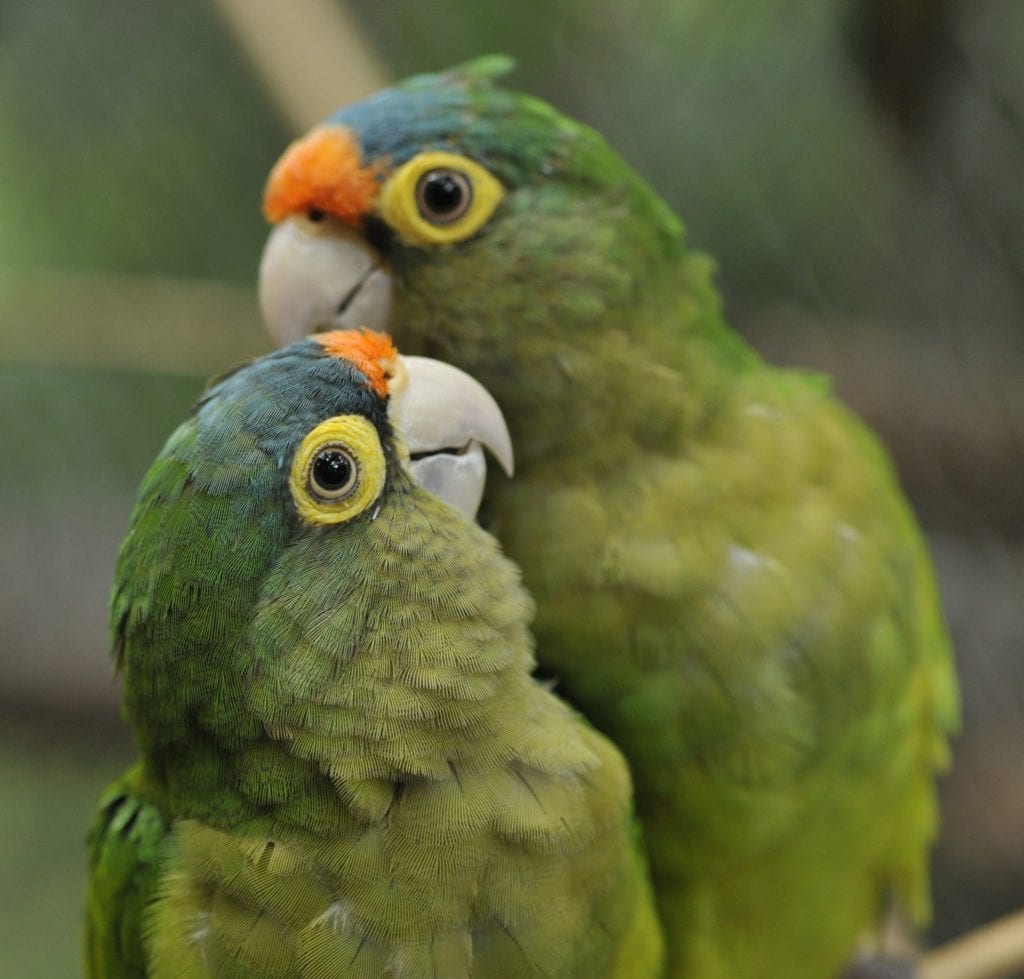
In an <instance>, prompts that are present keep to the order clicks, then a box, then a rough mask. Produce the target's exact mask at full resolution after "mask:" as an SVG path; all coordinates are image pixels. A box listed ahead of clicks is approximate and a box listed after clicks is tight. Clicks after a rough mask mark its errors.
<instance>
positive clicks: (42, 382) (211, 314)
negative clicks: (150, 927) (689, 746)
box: [0, 0, 1024, 979]
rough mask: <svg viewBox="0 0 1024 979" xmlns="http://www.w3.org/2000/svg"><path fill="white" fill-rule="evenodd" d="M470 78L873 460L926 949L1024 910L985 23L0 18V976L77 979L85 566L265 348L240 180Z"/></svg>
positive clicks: (707, 17) (1014, 12)
mask: <svg viewBox="0 0 1024 979" xmlns="http://www.w3.org/2000/svg"><path fill="white" fill-rule="evenodd" d="M492 50H502V51H506V52H508V53H510V54H512V55H514V56H515V57H516V58H517V59H518V61H519V65H520V68H519V72H518V73H517V75H516V76H514V79H513V82H514V83H515V84H516V85H518V86H520V87H522V88H525V89H529V90H531V91H534V92H535V93H537V94H539V95H541V96H543V97H545V98H547V99H549V100H551V101H553V102H554V103H556V104H557V105H558V106H559V107H560V108H562V109H564V110H566V111H568V112H569V113H571V114H573V115H576V116H579V117H582V118H583V119H585V120H586V121H588V122H590V123H591V124H593V125H595V126H597V127H598V128H599V129H601V130H602V131H603V132H604V133H605V134H606V135H607V136H608V137H609V138H610V139H611V141H612V142H613V143H614V144H615V145H616V146H617V147H618V148H619V150H620V151H621V152H622V153H623V154H624V155H625V156H626V157H627V159H629V160H630V161H631V162H632V163H633V164H634V165H635V166H636V167H637V169H639V170H640V171H641V172H642V173H643V174H645V175H646V176H647V177H649V178H650V179H651V180H652V181H653V183H654V184H655V185H656V186H657V187H658V188H659V189H660V190H661V191H662V192H663V193H664V195H665V196H666V197H667V198H668V199H669V200H670V201H671V202H672V204H673V205H674V206H675V207H676V208H677V209H678V211H679V212H680V213H681V214H682V215H683V217H684V219H685V220H686V223H687V228H688V234H689V238H690V240H691V242H692V243H694V244H697V245H699V246H701V247H703V248H707V249H708V250H709V251H711V252H713V253H714V254H715V255H716V256H717V258H718V260H719V263H720V269H721V272H720V282H721V285H722V288H723V290H724V292H725V295H726V299H727V306H728V309H729V311H730V318H731V320H732V322H733V323H734V324H735V325H736V326H737V328H738V329H740V330H741V331H742V332H743V333H744V334H745V335H746V336H747V337H748V338H749V339H750V340H751V341H752V342H753V343H754V344H755V345H756V346H758V347H759V348H760V349H761V350H763V351H764V352H765V354H766V356H768V357H769V358H770V359H773V360H776V361H780V362H786V363H795V364H804V365H807V366H809V367H813V368H815V369H819V370H825V371H827V372H829V373H831V374H833V375H834V376H835V378H836V384H837V388H838V390H839V391H840V393H841V394H842V396H843V397H844V398H846V399H847V400H848V401H850V402H851V403H852V404H853V405H854V406H855V407H856V408H857V409H858V410H859V411H860V412H861V413H862V414H864V415H865V416H866V417H867V418H868V419H869V421H870V422H871V423H872V424H873V425H874V426H875V427H876V428H877V429H878V430H879V431H880V432H881V433H882V435H883V437H884V438H885V440H886V441H887V443H888V444H889V446H890V447H891V449H892V451H893V452H894V454H895V457H896V461H897V464H898V467H899V469H900V472H901V475H902V478H903V480H904V484H905V486H906V487H907V490H908V492H909V493H910V495H911V496H912V498H913V500H914V503H915V505H916V507H917V509H918V512H919V513H920V515H921V518H922V520H923V522H924V524H925V526H926V528H927V530H928V533H929V537H930V539H931V541H932V544H933V547H934V552H935V555H936V560H937V562H938V566H939V573H940V578H941V585H942V591H943V596H944V602H945V607H946V611H947V615H948V618H949V620H950V624H951V626H952V629H953V631H954V635H955V639H956V644H957V650H958V657H959V668H960V673H961V676H962V678H963V684H964V691H965V728H964V732H963V734H962V735H961V736H960V738H959V739H958V741H957V744H956V765H955V768H954V770H953V772H952V773H951V775H950V776H949V777H948V778H946V779H945V781H944V782H943V785H942V792H943V798H944V814H945V815H944V828H943V836H942V839H941V840H940V843H939V845H938V848H937V852H936V858H935V899H936V921H935V925H934V928H933V932H932V934H931V935H930V936H929V939H930V940H931V941H939V940H942V939H944V938H947V937H949V936H951V935H954V934H957V933H960V932H962V931H964V930H966V929H968V928H970V927H972V926H974V925H976V924H978V923H980V922H982V921H985V920H988V919H990V918H992V917H993V916H995V915H997V914H999V913H1001V912H1004V911H1007V910H1010V909H1011V908H1013V907H1015V906H1019V905H1021V904H1024V846H1022V845H1021V836H1022V834H1021V827H1022V826H1024V766H1022V765H1021V763H1020V759H1021V758H1022V757H1024V656H1021V655H1020V653H1021V649H1022V645H1024V601H1022V596H1024V589H1022V587H1021V586H1022V584H1024V546H1022V544H1024V492H1022V486H1024V479H1022V477H1024V383H1022V382H1024V330H1022V325H1024V4H1022V3H1020V0H974V2H972V3H970V4H967V3H957V2H954V0H628V2H627V0H590V2H583V0H552V2H546V3H540V2H538V0H529V2H522V3H520V4H517V5H515V6H513V5H508V4H500V3H496V2H494V0H474V2H470V0H435V2H433V3H431V4H424V3H422V2H419V0H397V2H392V3H389V4H379V3H372V2H370V0H352V2H350V3H348V4H345V5H342V4H340V3H336V2H332V0H294V2H291V3H289V4H278V3H274V2H268V0H220V2H208V3H203V2H200V0H176V2H174V3H161V4H147V5H143V4H137V3H133V2H129V0H0V426H2V432H3V445H4V448H5V452H4V454H3V461H2V462H0V539H2V540H3V543H4V546H3V547H2V548H0V563H2V577H0V580H2V581H3V587H2V591H0V615H2V619H0V628H2V634H3V636H4V644H3V650H2V652H0V678H2V680H0V793H2V794H0V800H2V805H0V868H2V872H0V949H3V953H2V954H0V974H2V975H10V976H18V977H35V976H38V977H47V979H49V977H61V976H73V975H76V974H77V973H78V963H77V945H78V929H79V914H80V902H81V893H82V880H83V872H84V856H83V849H82V844H83V837H84V832H85V827H86V825H87V823H88V821H89V815H90V810H91V807H92V804H93V802H94V800H95V798H96V796H97V794H98V793H99V791H100V790H101V788H102V787H103V785H104V784H105V782H106V781H107V780H109V779H110V778H111V777H112V776H113V775H114V774H115V773H116V772H117V771H118V770H119V769H120V768H121V767H122V766H123V764H124V763H125V761H126V760H127V759H129V758H130V757H131V756H132V753H133V751H132V747H131V743H130V738H129V736H128V734H127V732H126V731H125V729H124V728H123V726H122V725H121V722H120V720H119V714H118V706H117V687H116V685H115V684H114V683H113V681H112V680H111V678H110V663H109V659H108V655H107V649H106V597H107V590H108V588H109V583H110V579H111V575H112V569H113V561H114V557H115V554H116V550H117V547H118V544H119V540H120V537H121V535H122V534H123V532H124V528H125V526H126V523H127V519H128V514H129V511H130V508H131V504H132V499H133V495H134V491H135V487H136V485H137V483H138V480H139V479H140V477H141V475H142V473H143V472H144V470H145V468H146V466H147V465H148V463H149V461H150V460H151V459H152V457H153V456H154V454H155V453H156V451H157V450H158V448H159V446H160V444H161V443H162V441H163V439H164V438H165V437H166V435H167V434H168V433H169V432H170V430H171V429H172V428H173V427H174V426H175V425H176V424H177V422H178V421H179V420H180V419H181V418H182V417H183V415H184V413H185V412H186V410H187V408H188V406H189V404H190V403H191V401H192V399H193V398H194V397H195V395H196V394H197V393H198V391H199V390H200V387H201V385H202V382H203V379H204V378H205V377H206V376H207V375H209V374H212V373H214V372H217V371H219V370H221V369H222V368H224V367H225V366H227V365H228V364H230V363H232V362H233V361H236V360H238V359H240V358H241V357H242V356H245V355H249V354H252V353H258V352H260V351H261V350H263V349H265V348H266V346H267V341H266V340H265V339H264V337H263V335H262V329H261V326H260V323H259V319H258V314H257V311H256V305H255V294H254V284H255V272H256V266H257V262H258V259H259V253H260V249H261V247H262V242H263V238H264V234H265V229H264V227H263V224H262V220H261V218H260V214H259V199H260V192H261V188H262V182H263V178H264V176H265V174H266V172H267V170H268V168H269V166H270V165H271V164H272V163H273V161H274V159H275V158H276V156H277V154H278V153H279V151H280V150H281V149H282V148H283V146H284V145H285V144H286V142H287V141H288V139H289V138H291V136H292V135H294V134H295V133H296V132H298V131H299V130H300V129H301V128H302V127H303V126H304V125H306V124H308V123H310V122H312V121H314V120H315V119H317V118H318V117H319V116H320V115H322V114H324V113H326V112H327V111H329V110H330V109H331V108H333V107H334V106H335V105H336V104H340V103H342V102H345V101H348V100H350V99H353V98H358V97H361V96H362V95H364V94H366V93H367V92H369V91H370V90H372V89H373V88H374V87H376V86H377V85H378V84H380V83H381V82H384V81H387V80H390V79H392V78H396V77H399V76H401V75H403V74H407V73H409V72H413V71H419V70H426V69H432V68H438V67H442V66H444V65H447V64H449V63H452V62H455V61H459V60H462V59H465V58H468V57H471V56H474V55H476V54H480V53H483V52H487V51H492ZM68 466H71V467H72V469H73V472H71V471H68V470H67V468H66V467H68ZM880 818H884V814H880Z"/></svg>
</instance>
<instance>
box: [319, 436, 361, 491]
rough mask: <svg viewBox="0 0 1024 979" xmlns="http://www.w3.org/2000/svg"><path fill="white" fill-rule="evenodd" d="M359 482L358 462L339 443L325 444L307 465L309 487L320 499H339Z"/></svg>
mask: <svg viewBox="0 0 1024 979" xmlns="http://www.w3.org/2000/svg"><path fill="white" fill-rule="evenodd" d="M358 482H359V463H357V462H356V461H355V459H354V458H353V457H352V454H351V453H350V452H349V451H348V449H346V448H345V447H344V446H341V445H325V446H324V447H323V448H322V449H321V450H320V451H319V452H318V453H317V454H316V455H315V456H314V457H313V462H312V464H311V465H310V467H309V488H310V490H312V492H313V494H314V495H315V496H318V497H320V499H321V500H340V499H343V498H344V497H346V496H348V495H349V494H350V493H351V492H352V491H353V490H354V489H355V488H356V484H357V483H358Z"/></svg>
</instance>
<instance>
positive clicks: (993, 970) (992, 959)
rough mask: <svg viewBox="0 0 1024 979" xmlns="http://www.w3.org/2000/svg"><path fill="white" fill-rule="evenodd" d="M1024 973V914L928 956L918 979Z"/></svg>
mask: <svg viewBox="0 0 1024 979" xmlns="http://www.w3.org/2000/svg"><path fill="white" fill-rule="evenodd" d="M1021 969H1024V910H1022V911H1017V912H1015V913H1014V914H1009V915H1007V916H1006V917H1005V918H1000V919H999V920H998V921H994V922H992V923H991V924H988V925H984V926H983V927H981V928H977V929H975V930H974V931H972V932H970V933H969V934H967V935H964V936H963V937H962V938H958V939H956V940H955V941H952V942H949V943H948V944H946V945H943V946H941V947H940V948H937V949H935V950H934V951H933V952H929V953H928V954H927V955H926V956H924V958H923V959H922V960H921V963H920V965H919V971H918V976H919V979H1008V977H1010V976H1013V975H1018V974H1019V972H1020V970H1021Z"/></svg>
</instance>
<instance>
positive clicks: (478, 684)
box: [85, 332, 661, 979]
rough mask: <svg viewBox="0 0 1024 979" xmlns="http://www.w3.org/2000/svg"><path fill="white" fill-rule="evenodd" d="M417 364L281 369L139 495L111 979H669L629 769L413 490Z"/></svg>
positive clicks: (179, 449)
mask: <svg viewBox="0 0 1024 979" xmlns="http://www.w3.org/2000/svg"><path fill="white" fill-rule="evenodd" d="M403 363H404V362H402V361H401V360H400V358H398V357H397V355H396V354H395V353H394V350H393V348H392V347H391V345H390V342H389V341H387V340H386V338H381V337H377V336H374V335H373V334H369V333H366V332H356V333H349V334H345V333H332V334H327V335H325V336H324V337H320V338H317V339H309V340H305V341H302V342H300V343H298V344H295V345H293V346H291V347H288V348H286V349H283V350H280V351H278V352H276V353H273V354H270V355H268V356H266V357H263V358H260V359H259V360H257V361H254V362H253V363H251V364H249V365H247V366H244V367H242V368H240V369H238V370H237V371H235V372H233V373H231V374H230V375H228V376H226V377H225V378H223V379H221V380H219V381H217V382H215V383H214V384H213V385H212V386H211V388H210V389H209V390H208V391H207V392H206V393H205V394H204V395H203V397H202V398H201V400H200V401H199V403H198V404H197V406H196V408H195V410H194V412H193V414H192V416H191V417H190V418H189V419H188V420H187V421H185V422H184V424H183V425H182V426H181V427H180V428H179V429H178V430H177V431H176V432H175V433H174V434H173V435H172V436H171V437H170V439H169V440H168V442H167V444H166V446H165V447H164V449H163V451H162V452H161V454H160V455H159V457H158V458H157V460H156V462H155V463H154V464H153V467H152V468H151V469H150V471H149V473H148V474H147V476H146V478H145V479H144V481H143V484H142V487H141V489H140V493H139V499H138V503H137V506H136V508H135V512H134V514H133V516H132V521H131V528H130V531H129V534H128V536H127V538H126V540H125V543H124V546H123V547H122V550H121V554H120V557H119V559H118V565H117V572H116V578H115V583H114V589H113V596H112V602H111V618H112V628H113V633H114V639H115V648H116V650H117V657H118V663H119V667H120V669H121V672H122V673H123V676H124V698H125V711H126V714H127V716H128V719H129V720H130V722H131V724H132V726H133V728H134V730H135V734H136V738H137V740H138V744H139V749H140V755H141V757H140V761H139V763H138V764H137V765H136V766H134V767H133V768H132V769H131V770H129V771H128V772H127V773H126V774H125V775H124V776H123V777H122V778H121V779H120V780H118V782H116V783H115V784H114V785H113V786H112V787H111V788H110V790H109V791H108V792H107V794H106V795H105V796H104V798H103V799H102V800H101V802H100V806H99V810H98V812H97V815H96V818H95V822H94V825H93V829H92V832H91V834H90V873H89V885H88V914H87V926H86V949H85V960H86V973H87V975H89V976H91V977H95V979H118V977H141V976H146V977H151V979H159V977H170V976H175V977H208V976H209V977H212V976H227V975H234V976H253V977H261V979H292V977H308V979H319V977H323V976H341V977H347V976H351V977H379V976H383V975H407V976H442V975H443V976H481V977H495V979H498V977H505V976H510V975H528V974H536V973H539V972H541V971H542V972H543V973H544V974H545V975H551V976H580V975H587V976H609V977H632V976H637V977H643V976H656V975H657V974H658V973H659V970H660V954H661V951H660V949H661V945H660V937H659V932H658V929H657V925H656V922H655V919H654V912H653V906H652V899H651V895H650V891H649V885H648V882H647V878H646V870H645V867H644V862H643V855H642V853H641V850H640V843H639V839H638V834H637V830H636V825H635V821H634V818H633V814H632V809H631V786H630V780H629V775H628V771H627V769H626V766H625V763H624V762H623V760H622V757H621V755H620V754H619V753H618V752H617V751H616V750H615V748H614V747H613V746H612V745H611V744H610V742H608V741H607V740H606V739H605V738H604V737H602V736H601V735H600V734H598V733H597V732H596V731H595V730H593V729H592V728H591V727H590V726H589V725H587V724H586V723H585V722H584V721H583V720H582V719H581V718H580V717H579V716H577V715H576V714H575V713H574V712H573V711H571V710H570V709H569V708H568V707H567V706H566V705H565V704H564V703H563V702H562V701H560V700H559V699H558V698H557V697H556V696H555V695H554V694H552V693H551V692H550V690H549V689H547V687H546V686H545V685H542V684H540V683H538V682H537V681H536V680H535V679H534V678H533V677H532V676H531V671H532V669H533V666H534V659H533V644H532V640H531V636H530V633H529V621H530V618H531V615H532V605H531V602H530V599H529V597H528V596H527V594H526V593H525V591H524V590H523V588H522V586H521V584H520V581H519V574H518V571H517V569H516V568H515V566H514V565H512V564H511V563H510V562H509V561H508V560H507V559H505V558H504V557H503V556H502V554H501V552H500V550H499V549H498V547H497V545H496V543H495V541H494V539H493V538H491V537H490V536H489V535H488V534H486V533H485V532H484V531H482V530H481V529H480V528H479V527H477V526H476V525H475V524H473V523H472V522H471V521H469V520H467V519H466V518H465V517H464V516H463V515H462V514H461V513H459V512H458V511H456V510H455V509H453V508H452V507H450V506H448V505H447V504H446V503H444V502H442V501H441V500H439V499H438V498H437V497H435V496H433V495H432V494H430V493H428V492H426V491H425V490H423V489H421V488H420V487H419V486H417V485H416V484H415V482H414V481H413V479H412V478H411V477H410V471H409V469H408V468H407V466H408V463H407V452H406V450H405V448H404V447H403V446H402V444H401V443H400V441H399V440H400V434H399V433H396V432H395V431H394V429H393V426H392V423H391V421H390V416H389V413H388V411H389V397H390V393H391V392H390V387H391V386H392V385H395V386H400V385H401V384H406V385H409V386H410V387H411V384H412V381H411V380H409V378H410V377H411V376H412V375H411V368H410V369H409V370H407V369H406V368H405V367H404V366H403ZM403 378H404V379H405V380H404V381H400V380H398V379H403ZM403 390H404V388H403Z"/></svg>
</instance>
